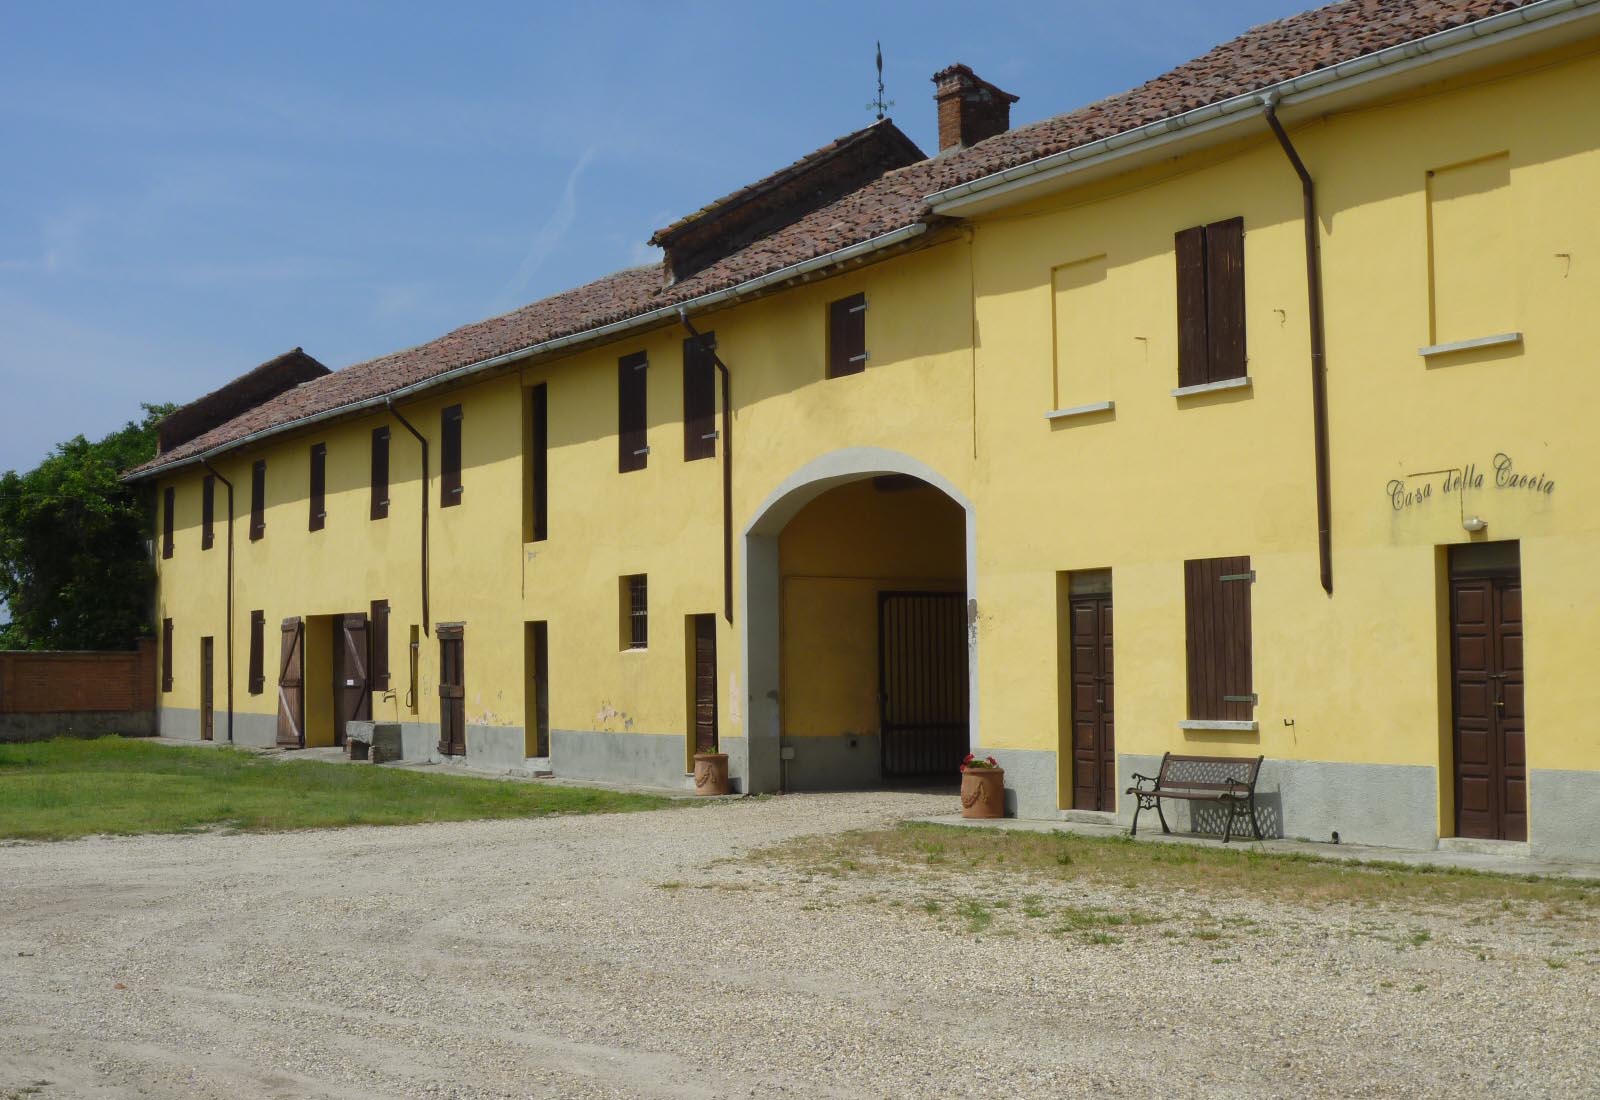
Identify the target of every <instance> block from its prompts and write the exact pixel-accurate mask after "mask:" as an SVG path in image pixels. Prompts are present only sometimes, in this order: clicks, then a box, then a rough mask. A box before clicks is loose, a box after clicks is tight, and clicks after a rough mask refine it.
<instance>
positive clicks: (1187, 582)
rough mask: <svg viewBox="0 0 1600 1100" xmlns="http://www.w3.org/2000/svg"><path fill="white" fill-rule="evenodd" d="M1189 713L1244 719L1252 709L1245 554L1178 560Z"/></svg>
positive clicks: (1208, 717)
mask: <svg viewBox="0 0 1600 1100" xmlns="http://www.w3.org/2000/svg"><path fill="white" fill-rule="evenodd" d="M1183 568H1184V611H1185V620H1186V624H1187V632H1188V639H1187V641H1188V674H1189V717H1190V718H1194V719H1205V720H1213V721H1249V720H1250V718H1251V716H1252V714H1253V713H1254V710H1255V702H1254V696H1253V695H1252V684H1253V682H1254V675H1253V670H1252V663H1251V644H1250V634H1251V629H1250V586H1251V583H1252V578H1253V577H1254V574H1253V573H1252V572H1251V570H1250V559H1249V558H1248V557H1231V558H1205V559H1201V560H1197V561H1187V562H1184V563H1183Z"/></svg>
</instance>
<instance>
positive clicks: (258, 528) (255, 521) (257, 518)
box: [250, 458, 267, 542]
mask: <svg viewBox="0 0 1600 1100" xmlns="http://www.w3.org/2000/svg"><path fill="white" fill-rule="evenodd" d="M266 533H267V460H266V459H264V458H258V459H256V461H255V465H253V466H251V467H250V541H251V542H255V541H256V540H257V539H259V538H261V536H262V535H265V534H266Z"/></svg>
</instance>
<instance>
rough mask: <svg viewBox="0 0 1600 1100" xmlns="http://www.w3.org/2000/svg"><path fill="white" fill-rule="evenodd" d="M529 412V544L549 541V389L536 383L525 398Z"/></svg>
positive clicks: (547, 386)
mask: <svg viewBox="0 0 1600 1100" xmlns="http://www.w3.org/2000/svg"><path fill="white" fill-rule="evenodd" d="M528 400H529V403H530V406H531V409H530V415H529V420H530V422H531V423H530V435H531V438H530V439H529V440H528V452H529V454H528V459H529V462H530V463H531V464H532V467H533V469H532V474H533V500H532V501H530V502H529V503H530V505H531V508H532V511H533V541H534V542H543V541H544V540H545V539H547V538H549V537H550V389H549V384H548V383H545V382H541V383H539V384H538V385H537V386H535V387H533V390H532V392H531V393H530V394H529V396H528Z"/></svg>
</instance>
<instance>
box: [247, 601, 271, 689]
mask: <svg viewBox="0 0 1600 1100" xmlns="http://www.w3.org/2000/svg"><path fill="white" fill-rule="evenodd" d="M266 644H267V613H266V612H265V611H252V612H250V694H251V695H260V694H261V692H262V690H263V689H264V688H265V687H266V682H267V677H266V670H265V668H264V664H265V661H266V655H265V654H266Z"/></svg>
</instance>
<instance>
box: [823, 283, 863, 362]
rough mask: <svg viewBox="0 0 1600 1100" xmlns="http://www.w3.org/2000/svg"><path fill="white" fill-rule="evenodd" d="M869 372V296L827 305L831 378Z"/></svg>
mask: <svg viewBox="0 0 1600 1100" xmlns="http://www.w3.org/2000/svg"><path fill="white" fill-rule="evenodd" d="M866 369H867V296H866V295H865V294H852V295H851V296H850V297H848V298H841V299H839V300H838V301H837V302H831V303H829V305H828V377H829V378H838V377H839V376H840V375H844V374H860V373H861V372H862V371H864V370H866Z"/></svg>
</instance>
